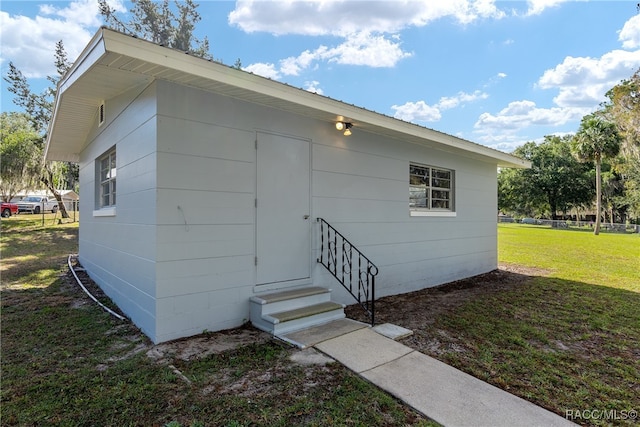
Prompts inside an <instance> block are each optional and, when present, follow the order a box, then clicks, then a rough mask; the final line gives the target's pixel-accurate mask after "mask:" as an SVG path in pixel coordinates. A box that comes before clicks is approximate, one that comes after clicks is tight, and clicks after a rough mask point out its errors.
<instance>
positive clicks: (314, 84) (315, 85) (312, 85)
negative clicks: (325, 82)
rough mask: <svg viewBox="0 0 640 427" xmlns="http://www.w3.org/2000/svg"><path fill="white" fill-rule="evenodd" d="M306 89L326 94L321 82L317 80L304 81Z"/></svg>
mask: <svg viewBox="0 0 640 427" xmlns="http://www.w3.org/2000/svg"><path fill="white" fill-rule="evenodd" d="M304 89H305V90H307V91H309V92H313V93H317V94H318V95H324V92H323V91H322V89H320V82H318V81H316V80H313V81H310V82H304Z"/></svg>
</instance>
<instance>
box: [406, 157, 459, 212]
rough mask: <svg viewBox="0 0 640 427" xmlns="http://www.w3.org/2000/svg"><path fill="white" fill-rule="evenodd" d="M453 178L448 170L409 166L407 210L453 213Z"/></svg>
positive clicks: (416, 165) (452, 173)
mask: <svg viewBox="0 0 640 427" xmlns="http://www.w3.org/2000/svg"><path fill="white" fill-rule="evenodd" d="M453 176H454V172H453V171H452V170H449V169H442V168H436V167H434V166H424V165H418V164H414V163H411V164H409V209H410V210H412V211H434V212H453V211H454V206H453Z"/></svg>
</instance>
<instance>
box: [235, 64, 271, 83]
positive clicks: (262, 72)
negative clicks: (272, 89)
mask: <svg viewBox="0 0 640 427" xmlns="http://www.w3.org/2000/svg"><path fill="white" fill-rule="evenodd" d="M242 69H243V70H244V71H248V72H249V73H254V74H257V75H259V76H262V77H266V78H269V79H274V80H278V79H279V78H280V72H279V71H278V70H277V69H276V66H275V65H274V64H265V63H261V62H258V63H256V64H251V65H249V66H247V67H242Z"/></svg>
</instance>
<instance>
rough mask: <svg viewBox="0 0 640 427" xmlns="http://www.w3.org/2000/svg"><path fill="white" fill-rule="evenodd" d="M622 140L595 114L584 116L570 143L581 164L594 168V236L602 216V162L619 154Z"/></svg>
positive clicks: (598, 228)
mask: <svg viewBox="0 0 640 427" xmlns="http://www.w3.org/2000/svg"><path fill="white" fill-rule="evenodd" d="M621 140H622V138H621V137H620V134H619V133H618V131H617V129H616V126H615V124H613V123H610V122H607V121H605V120H603V119H602V117H600V116H599V115H598V114H597V113H594V114H590V115H588V116H585V117H584V118H583V119H582V122H581V123H580V128H579V129H578V132H577V133H576V135H575V136H574V138H573V140H572V142H571V151H572V152H573V154H574V156H575V157H576V158H577V159H578V160H579V161H582V162H593V163H594V165H595V168H596V224H595V227H594V230H593V233H594V234H595V235H598V234H600V219H601V214H602V176H601V175H602V160H603V159H606V158H612V157H615V156H616V155H617V154H618V153H619V152H620V144H621Z"/></svg>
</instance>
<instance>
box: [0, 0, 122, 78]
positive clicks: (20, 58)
mask: <svg viewBox="0 0 640 427" xmlns="http://www.w3.org/2000/svg"><path fill="white" fill-rule="evenodd" d="M110 5H111V6H112V7H113V8H115V9H116V10H124V7H123V6H122V1H121V0H113V1H111V2H110ZM100 25H101V20H100V16H99V13H98V2H97V0H76V1H72V2H70V3H68V5H67V6H66V7H63V8H59V7H55V6H52V5H43V6H41V7H40V10H39V14H38V15H37V16H36V17H35V18H30V17H26V16H22V15H10V14H8V13H6V12H3V11H0V39H2V45H1V46H0V62H1V63H2V65H3V67H4V65H5V64H6V62H8V61H11V62H13V63H14V64H15V66H16V67H18V69H19V70H20V71H22V73H23V74H24V75H25V77H27V78H41V77H45V76H47V75H52V74H55V66H54V52H55V45H56V42H58V41H59V40H62V42H63V43H64V47H65V50H66V52H67V55H68V58H69V60H70V61H73V60H75V59H76V57H77V56H78V55H79V54H80V52H81V51H82V49H84V47H85V45H86V44H87V42H88V41H89V40H90V39H91V36H92V35H93V33H94V32H95V30H96V28H97V27H99V26H100Z"/></svg>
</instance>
